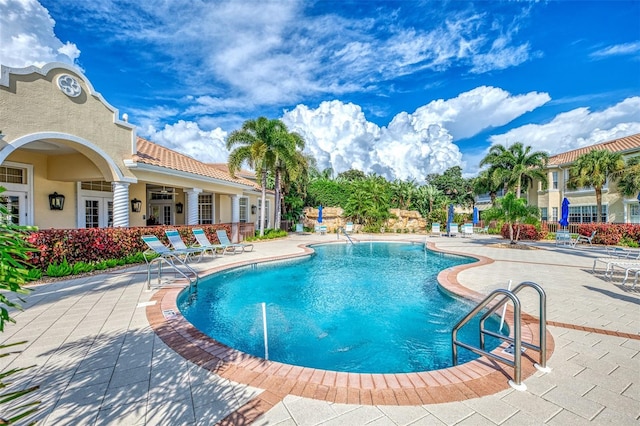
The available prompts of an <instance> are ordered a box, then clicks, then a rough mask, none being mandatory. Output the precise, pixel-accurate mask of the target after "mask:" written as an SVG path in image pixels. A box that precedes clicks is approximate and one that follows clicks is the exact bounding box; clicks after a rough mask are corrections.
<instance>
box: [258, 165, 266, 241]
mask: <svg viewBox="0 0 640 426" xmlns="http://www.w3.org/2000/svg"><path fill="white" fill-rule="evenodd" d="M266 209H267V170H266V169H262V200H260V224H259V229H260V236H261V237H262V236H264V219H265V210H266Z"/></svg>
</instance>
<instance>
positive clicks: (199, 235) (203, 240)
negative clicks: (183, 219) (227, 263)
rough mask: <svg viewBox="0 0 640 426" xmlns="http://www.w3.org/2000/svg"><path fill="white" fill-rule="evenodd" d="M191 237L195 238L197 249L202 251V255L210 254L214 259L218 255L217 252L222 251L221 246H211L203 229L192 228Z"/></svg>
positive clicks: (222, 247)
mask: <svg viewBox="0 0 640 426" xmlns="http://www.w3.org/2000/svg"><path fill="white" fill-rule="evenodd" d="M192 232H193V236H194V237H195V238H196V244H197V246H194V247H198V248H201V249H202V254H203V255H204V253H206V252H211V254H212V255H213V256H214V257H215V255H216V254H217V253H218V250H224V246H223V245H222V244H213V243H212V242H211V241H209V238H207V234H205V232H204V229H202V228H193V229H192Z"/></svg>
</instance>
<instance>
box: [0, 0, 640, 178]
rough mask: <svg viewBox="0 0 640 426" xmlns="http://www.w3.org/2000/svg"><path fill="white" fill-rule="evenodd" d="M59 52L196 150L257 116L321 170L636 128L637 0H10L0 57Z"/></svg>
mask: <svg viewBox="0 0 640 426" xmlns="http://www.w3.org/2000/svg"><path fill="white" fill-rule="evenodd" d="M51 61H62V62H66V63H70V64H74V65H76V66H78V67H79V68H80V70H81V71H82V72H83V73H84V74H85V75H86V76H87V78H88V79H89V80H90V81H91V83H92V84H93V86H94V88H95V89H96V90H97V91H98V92H100V93H101V94H102V95H103V96H104V98H105V99H106V100H107V101H108V102H109V103H111V104H112V105H113V106H114V107H116V108H118V109H119V110H120V112H121V113H127V114H128V116H129V121H130V122H131V123H133V124H135V125H137V126H138V134H139V135H141V136H144V137H148V138H149V139H151V140H152V141H154V142H157V143H161V144H163V145H166V146H168V147H170V148H172V149H176V150H178V151H181V152H184V153H186V154H188V155H191V156H193V157H195V158H198V159H200V160H203V161H214V162H224V161H226V157H227V154H228V152H226V150H225V149H224V139H225V137H226V136H227V135H228V134H229V133H230V132H231V131H233V130H235V129H237V128H239V127H240V126H241V124H242V122H243V121H244V120H246V119H250V118H256V117H258V116H267V117H269V118H281V119H282V120H283V121H284V122H285V123H286V124H287V125H288V126H289V128H290V129H291V130H294V131H297V132H299V133H300V134H301V135H302V136H303V137H304V138H305V140H306V142H307V148H306V149H307V151H308V152H309V153H311V154H312V155H313V156H314V157H315V158H316V159H317V161H318V166H319V167H320V168H321V169H323V168H326V167H333V169H334V170H335V171H336V172H341V171H344V170H347V169H349V168H357V169H360V170H363V171H365V172H376V173H379V174H382V175H384V176H386V177H388V178H390V179H393V178H400V179H415V180H416V181H417V182H421V181H423V179H424V177H425V176H426V174H428V173H440V172H442V171H444V170H445V169H447V168H449V167H452V166H456V165H459V166H462V167H463V170H464V171H465V173H466V174H467V175H473V174H474V173H476V172H477V170H478V162H479V160H480V159H481V158H482V157H483V156H484V154H485V153H486V150H487V149H488V148H489V147H490V145H491V144H495V143H501V144H509V143H514V142H517V141H520V142H523V143H525V144H527V145H532V146H533V147H534V149H536V150H544V151H547V152H549V153H550V154H555V153H558V152H562V151H566V150H570V149H574V148H578V147H581V146H585V145H590V144H594V143H599V142H604V141H607V140H611V139H614V138H616V137H622V136H627V135H630V134H635V133H640V1H548V2H527V1H508V2H499V1H477V2H466V1H412V0H406V1H399V0H398V1H384V2H378V1H365V0H360V1H344V0H341V1H315V2H311V1H306V2H305V1H294V0H286V1H271V2H269V1H239V0H238V1H215V2H213V1H192V0H173V1H162V2H160V1H153V0H150V1H145V2H142V1H126V0H121V1H117V2H116V1H105V0H93V1H83V0H41V1H40V2H37V1H36V0H0V63H1V64H3V65H6V66H13V67H22V66H27V65H32V64H35V65H40V66H41V65H42V64H44V63H46V62H51Z"/></svg>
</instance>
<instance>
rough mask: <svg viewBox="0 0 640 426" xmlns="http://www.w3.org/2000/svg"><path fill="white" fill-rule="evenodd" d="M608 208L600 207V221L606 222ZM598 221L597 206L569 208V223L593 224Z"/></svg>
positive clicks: (604, 205)
mask: <svg viewBox="0 0 640 426" xmlns="http://www.w3.org/2000/svg"><path fill="white" fill-rule="evenodd" d="M608 210H609V209H608V206H607V205H606V204H603V205H602V220H601V222H606V221H607V217H608ZM597 221H598V206H594V205H591V206H569V222H570V223H593V222H597Z"/></svg>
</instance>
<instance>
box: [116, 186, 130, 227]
mask: <svg viewBox="0 0 640 426" xmlns="http://www.w3.org/2000/svg"><path fill="white" fill-rule="evenodd" d="M120 226H121V227H127V226H129V183H127V182H114V183H113V227H114V228H116V227H120Z"/></svg>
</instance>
